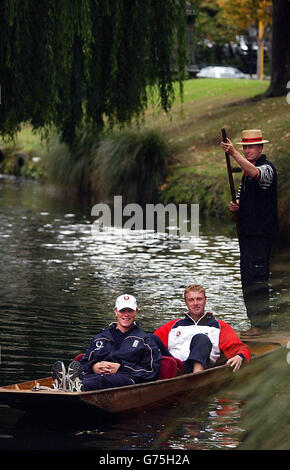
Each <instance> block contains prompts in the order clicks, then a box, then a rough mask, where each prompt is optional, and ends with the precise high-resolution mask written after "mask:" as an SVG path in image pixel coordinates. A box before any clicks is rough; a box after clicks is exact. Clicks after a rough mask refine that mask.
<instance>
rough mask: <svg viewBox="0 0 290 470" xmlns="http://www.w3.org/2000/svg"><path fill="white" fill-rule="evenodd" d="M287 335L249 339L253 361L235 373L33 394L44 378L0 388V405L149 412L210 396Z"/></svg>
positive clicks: (217, 370)
mask: <svg viewBox="0 0 290 470" xmlns="http://www.w3.org/2000/svg"><path fill="white" fill-rule="evenodd" d="M288 337H289V339H290V336H289V334H288V336H287V335H285V334H284V335H280V336H279V338H277V337H272V339H271V338H269V339H268V340H266V339H265V338H264V339H262V338H259V339H254V340H252V339H249V340H245V341H244V342H245V343H246V344H248V346H249V348H250V350H251V353H252V360H251V362H250V363H249V364H245V365H243V367H242V368H241V369H240V371H238V372H237V373H233V371H232V369H231V368H230V367H228V366H226V365H225V364H222V365H218V366H216V367H212V368H210V369H206V370H204V371H202V372H198V373H195V374H193V373H192V374H186V375H180V376H178V377H173V378H170V379H162V380H156V381H152V382H147V383H143V384H137V385H128V386H125V387H118V388H110V389H106V390H96V391H88V392H68V391H60V390H39V391H33V388H34V387H35V385H36V384H39V385H40V386H43V387H52V378H51V377H46V378H41V379H37V380H32V381H28V382H22V383H18V384H13V385H7V386H4V387H0V403H5V404H7V405H10V406H12V407H14V408H17V409H21V410H26V411H32V410H33V411H45V412H49V410H51V409H53V410H56V409H58V410H62V411H65V410H68V411H72V410H73V411H74V412H76V411H77V410H79V411H81V410H83V409H84V408H86V409H89V412H92V409H93V408H94V409H95V410H96V411H99V412H101V411H102V412H106V413H111V414H121V413H126V412H130V411H132V410H138V409H139V410H140V409H148V408H152V407H156V406H160V405H162V406H163V405H166V404H167V403H168V402H170V401H171V402H172V401H174V400H178V399H182V400H184V399H185V397H187V396H192V397H194V396H197V397H198V396H201V395H203V396H204V395H206V394H208V393H209V392H210V393H213V392H214V391H215V390H218V389H219V388H221V387H224V386H225V385H227V384H228V383H229V382H231V381H233V380H235V379H236V377H238V376H239V374H240V372H241V371H242V370H243V369H244V370H249V371H250V370H251V367H252V366H253V365H254V364H255V363H257V361H258V360H259V359H261V358H263V357H266V356H268V355H269V354H271V353H273V351H275V350H277V349H279V348H282V347H283V346H285V344H286V342H287V341H288Z"/></svg>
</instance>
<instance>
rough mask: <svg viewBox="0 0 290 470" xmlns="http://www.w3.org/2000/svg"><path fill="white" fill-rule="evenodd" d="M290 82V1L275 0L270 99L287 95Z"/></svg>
mask: <svg viewBox="0 0 290 470" xmlns="http://www.w3.org/2000/svg"><path fill="white" fill-rule="evenodd" d="M289 80H290V0H273V33H272V70H271V83H270V86H269V88H268V90H267V91H266V95H265V96H268V97H271V96H283V95H286V93H287V83H288V81H289Z"/></svg>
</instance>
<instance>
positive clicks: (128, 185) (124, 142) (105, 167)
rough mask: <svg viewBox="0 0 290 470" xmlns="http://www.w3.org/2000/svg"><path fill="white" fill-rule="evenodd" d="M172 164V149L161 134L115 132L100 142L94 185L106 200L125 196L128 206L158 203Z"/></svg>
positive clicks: (95, 163) (95, 158) (95, 165)
mask: <svg viewBox="0 0 290 470" xmlns="http://www.w3.org/2000/svg"><path fill="white" fill-rule="evenodd" d="M170 162H172V157H171V149H170V147H169V146H168V144H167V142H166V140H165V139H164V137H162V135H161V134H159V133H158V132H156V131H150V130H149V131H143V132H133V131H127V132H123V133H114V134H111V135H109V136H107V137H105V138H104V139H102V140H101V141H100V144H99V147H98V150H97V152H96V155H95V157H94V161H93V167H94V175H93V178H92V179H93V181H95V183H93V184H92V186H93V188H97V191H98V193H99V195H100V196H101V198H102V199H106V198H107V199H111V198H112V197H113V196H114V195H122V196H123V201H124V202H125V203H130V202H135V203H138V204H141V205H143V204H145V203H156V202H158V193H159V188H160V186H161V184H162V183H163V181H164V180H165V177H166V175H167V172H168V169H169V164H170Z"/></svg>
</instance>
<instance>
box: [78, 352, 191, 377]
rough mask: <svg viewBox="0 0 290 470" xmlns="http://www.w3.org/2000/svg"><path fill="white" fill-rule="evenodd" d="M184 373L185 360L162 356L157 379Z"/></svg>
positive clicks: (79, 355) (79, 356)
mask: <svg viewBox="0 0 290 470" xmlns="http://www.w3.org/2000/svg"><path fill="white" fill-rule="evenodd" d="M84 355H85V354H84V353H82V354H78V355H77V356H76V357H75V358H74V360H75V361H79V360H80V359H81V358H82V357H83V356H84ZM182 374H184V369H183V362H182V361H181V360H180V359H176V358H175V357H169V356H162V358H161V363H160V370H159V374H158V377H157V379H159V380H160V379H171V378H172V377H177V376H178V375H182Z"/></svg>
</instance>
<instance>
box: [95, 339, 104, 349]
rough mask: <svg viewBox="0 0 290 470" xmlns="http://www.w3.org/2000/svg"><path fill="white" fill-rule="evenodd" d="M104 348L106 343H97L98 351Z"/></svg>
mask: <svg viewBox="0 0 290 470" xmlns="http://www.w3.org/2000/svg"><path fill="white" fill-rule="evenodd" d="M103 347H104V343H103V341H100V340H98V341H96V349H97V350H99V349H102V348H103Z"/></svg>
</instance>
